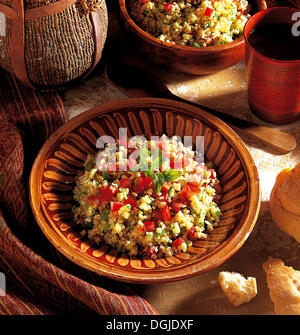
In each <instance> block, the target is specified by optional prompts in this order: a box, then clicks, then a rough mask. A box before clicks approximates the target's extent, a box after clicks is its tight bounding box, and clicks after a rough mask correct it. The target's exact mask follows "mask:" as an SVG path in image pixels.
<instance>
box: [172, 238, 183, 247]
mask: <svg viewBox="0 0 300 335" xmlns="http://www.w3.org/2000/svg"><path fill="white" fill-rule="evenodd" d="M182 243H184V239H183V238H182V237H178V238H177V239H176V240H175V241H174V242H173V243H172V246H173V247H175V248H178V247H179V246H180V245H181V244H182Z"/></svg>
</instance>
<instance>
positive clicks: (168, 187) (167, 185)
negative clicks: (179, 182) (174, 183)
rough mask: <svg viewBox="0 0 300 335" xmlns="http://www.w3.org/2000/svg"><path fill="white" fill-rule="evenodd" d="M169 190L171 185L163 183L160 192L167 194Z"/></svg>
mask: <svg viewBox="0 0 300 335" xmlns="http://www.w3.org/2000/svg"><path fill="white" fill-rule="evenodd" d="M170 188H171V184H170V183H169V182H167V181H166V182H164V184H163V186H162V188H161V190H162V191H163V192H169V190H170Z"/></svg>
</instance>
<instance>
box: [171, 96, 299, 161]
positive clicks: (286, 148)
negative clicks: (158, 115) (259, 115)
mask: <svg viewBox="0 0 300 335" xmlns="http://www.w3.org/2000/svg"><path fill="white" fill-rule="evenodd" d="M169 98H171V99H173V100H177V101H181V102H184V103H188V104H191V105H193V106H195V107H198V108H201V109H203V110H204V111H206V112H209V113H210V114H213V115H215V116H216V117H218V118H219V119H221V120H223V121H225V122H227V123H229V124H230V125H231V126H232V127H233V128H235V129H236V130H238V131H241V132H242V133H244V134H246V135H248V136H250V137H252V138H254V139H256V140H259V141H260V142H263V143H265V144H266V145H268V146H270V147H272V148H273V149H275V150H277V151H279V152H280V153H283V154H286V153H288V152H290V151H292V150H294V149H295V147H296V145H297V143H296V140H295V138H294V137H293V136H292V135H290V134H288V133H285V132H282V131H280V130H278V129H274V128H270V127H265V126H260V125H257V124H254V123H252V122H249V121H246V120H243V119H240V118H237V117H234V116H232V115H228V114H225V113H222V112H220V111H216V110H214V109H211V108H209V107H205V106H201V105H199V104H196V103H194V102H191V101H188V100H185V99H183V98H180V97H178V96H176V95H175V94H173V93H171V92H170V95H169Z"/></svg>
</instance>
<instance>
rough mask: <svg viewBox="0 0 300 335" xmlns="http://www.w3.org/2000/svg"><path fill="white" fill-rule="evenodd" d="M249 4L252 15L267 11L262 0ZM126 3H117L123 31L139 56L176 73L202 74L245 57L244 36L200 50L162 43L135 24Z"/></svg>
mask: <svg viewBox="0 0 300 335" xmlns="http://www.w3.org/2000/svg"><path fill="white" fill-rule="evenodd" d="M249 2H250V3H251V2H252V3H253V5H254V6H253V7H254V9H253V11H252V14H253V13H255V12H257V11H260V10H262V9H266V8H267V5H266V1H265V0H252V1H251V0H249ZM127 3H128V0H119V6H120V25H121V27H122V31H124V33H125V34H126V37H127V38H128V41H130V42H132V43H133V45H134V47H135V48H137V50H139V52H140V53H141V54H143V55H144V56H145V57H147V58H148V59H150V60H151V61H152V62H153V63H155V64H157V65H160V66H162V67H164V68H168V69H170V70H172V71H175V72H183V73H187V74H194V75H204V74H211V73H216V72H219V71H221V70H224V69H226V68H228V67H231V66H233V65H235V64H237V63H239V62H240V61H242V60H243V59H244V57H245V41H244V37H243V36H241V37H240V38H238V39H236V40H235V41H233V42H230V43H227V44H224V45H220V46H210V47H203V48H195V47H188V46H180V45H174V44H171V43H168V42H163V41H161V40H159V39H157V38H155V37H153V36H152V35H150V34H148V33H146V32H145V31H144V30H142V29H141V28H140V27H138V25H137V24H135V22H134V21H133V20H132V19H131V17H130V15H129V13H128V11H127Z"/></svg>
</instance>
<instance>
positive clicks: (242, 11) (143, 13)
mask: <svg viewBox="0 0 300 335" xmlns="http://www.w3.org/2000/svg"><path fill="white" fill-rule="evenodd" d="M249 11H250V5H249V4H248V1H246V0H129V13H130V15H131V17H132V18H133V20H134V21H135V22H136V23H137V25H138V26H140V27H141V28H142V29H143V30H144V31H146V32H147V33H149V34H151V35H153V36H154V37H156V38H158V39H160V40H161V41H165V42H170V43H174V44H177V45H185V46H194V47H206V46H212V45H222V44H225V43H228V42H232V41H233V40H234V39H236V38H238V37H239V36H241V34H242V33H243V30H244V26H245V23H246V22H247V20H248V19H249V17H250V14H249Z"/></svg>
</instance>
